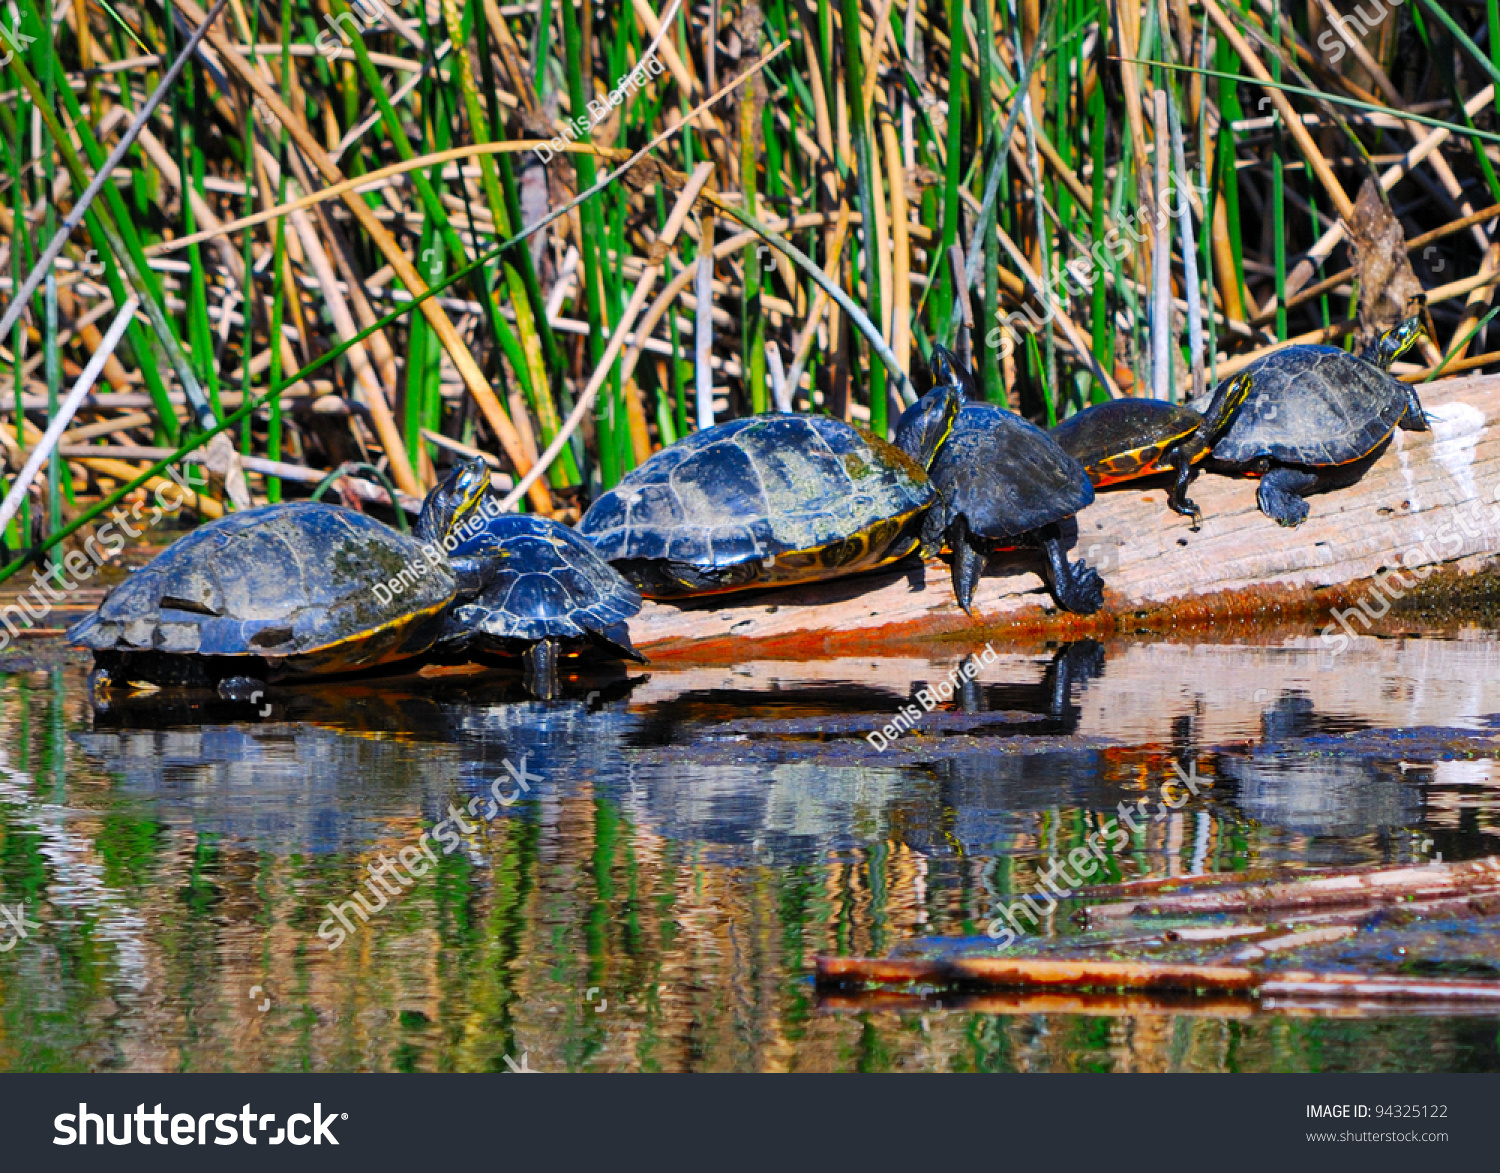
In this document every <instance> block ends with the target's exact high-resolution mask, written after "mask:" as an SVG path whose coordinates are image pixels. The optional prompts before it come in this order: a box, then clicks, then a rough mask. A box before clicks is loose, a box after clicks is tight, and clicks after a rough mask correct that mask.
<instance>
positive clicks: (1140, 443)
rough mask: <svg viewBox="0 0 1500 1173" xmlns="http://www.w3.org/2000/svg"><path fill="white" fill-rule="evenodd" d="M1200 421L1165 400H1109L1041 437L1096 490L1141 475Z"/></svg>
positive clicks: (1073, 416) (1195, 427) (1070, 418)
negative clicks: (1054, 443)
mask: <svg viewBox="0 0 1500 1173" xmlns="http://www.w3.org/2000/svg"><path fill="white" fill-rule="evenodd" d="M1202 422H1203V417H1202V416H1201V415H1199V414H1198V413H1197V412H1195V411H1192V410H1190V409H1188V408H1186V407H1182V406H1181V405H1178V404H1172V403H1167V402H1166V401H1165V400H1161V399H1111V400H1110V401H1109V402H1108V403H1098V404H1095V405H1094V406H1093V407H1090V408H1086V409H1084V410H1083V411H1080V412H1079V413H1077V414H1076V415H1071V416H1069V417H1068V418H1067V419H1065V420H1063V421H1062V423H1060V424H1058V425H1057V426H1056V427H1055V428H1052V429H1051V430H1050V431H1049V432H1048V433H1047V434H1048V435H1050V436H1051V437H1052V438H1053V439H1054V440H1056V441H1057V442H1058V444H1059V445H1060V446H1061V447H1062V449H1063V451H1064V452H1066V453H1067V454H1068V455H1069V456H1071V457H1073V458H1074V459H1075V460H1077V461H1078V462H1079V463H1080V464H1082V465H1083V467H1084V468H1085V469H1087V470H1088V473H1089V476H1090V477H1091V478H1093V481H1094V483H1095V484H1096V485H1098V484H1105V483H1108V481H1110V480H1129V479H1131V478H1132V477H1137V476H1141V475H1143V474H1144V473H1145V472H1146V471H1147V470H1148V469H1151V468H1152V467H1153V466H1154V465H1155V463H1156V462H1157V461H1158V460H1159V459H1161V456H1162V454H1163V453H1164V452H1165V451H1166V450H1167V449H1168V448H1169V447H1170V446H1171V445H1172V444H1173V442H1175V441H1177V440H1181V439H1183V438H1184V437H1186V436H1190V435H1191V434H1192V433H1193V432H1194V431H1195V430H1196V429H1197V428H1198V426H1199V425H1200V424H1201V423H1202Z"/></svg>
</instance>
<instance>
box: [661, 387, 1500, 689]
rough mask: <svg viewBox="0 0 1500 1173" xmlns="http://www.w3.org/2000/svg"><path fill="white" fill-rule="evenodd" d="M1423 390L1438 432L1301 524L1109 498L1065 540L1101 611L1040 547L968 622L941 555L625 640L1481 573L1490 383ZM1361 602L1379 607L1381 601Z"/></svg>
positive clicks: (730, 599)
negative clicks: (1440, 570)
mask: <svg viewBox="0 0 1500 1173" xmlns="http://www.w3.org/2000/svg"><path fill="white" fill-rule="evenodd" d="M1421 395H1422V399H1423V403H1424V404H1425V405H1426V406H1427V408H1428V411H1429V414H1430V415H1431V416H1432V431H1431V432H1426V433H1417V432H1401V431H1398V432H1396V434H1395V435H1394V436H1393V437H1392V438H1391V440H1390V442H1389V444H1388V445H1387V446H1386V448H1385V449H1384V451H1382V452H1381V453H1380V455H1379V456H1378V458H1377V459H1375V460H1374V462H1373V464H1372V465H1371V466H1370V468H1369V469H1368V471H1367V472H1366V473H1365V474H1364V476H1363V478H1362V479H1361V480H1360V481H1359V482H1358V483H1357V484H1355V485H1353V486H1351V487H1349V488H1346V489H1342V490H1339V491H1336V492H1333V493H1325V494H1322V495H1319V496H1315V497H1313V498H1312V499H1311V502H1310V503H1311V506H1312V512H1311V515H1310V516H1309V518H1308V520H1307V521H1306V522H1305V523H1304V524H1303V525H1302V526H1300V527H1299V528H1297V529H1295V530H1292V529H1283V528H1281V527H1280V526H1277V525H1276V524H1275V523H1273V522H1272V521H1270V520H1269V519H1268V518H1266V517H1265V516H1263V515H1262V514H1261V513H1260V511H1259V509H1258V508H1257V507H1256V503H1255V482H1254V481H1253V480H1249V479H1245V478H1235V477H1224V476H1217V475H1214V474H1212V473H1204V474H1203V475H1201V476H1199V478H1198V479H1197V481H1196V482H1194V485H1193V488H1192V497H1193V499H1194V500H1195V501H1196V502H1197V503H1198V504H1199V506H1200V507H1201V508H1202V510H1203V513H1204V523H1203V528H1202V530H1201V531H1200V532H1198V533H1194V532H1193V531H1192V530H1191V529H1190V528H1189V523H1188V520H1187V519H1186V518H1182V517H1178V516H1177V515H1176V514H1173V513H1171V512H1169V511H1168V510H1167V508H1166V504H1165V501H1166V490H1167V487H1168V486H1167V483H1166V480H1165V479H1163V480H1161V481H1159V482H1135V483H1134V484H1129V485H1124V486H1120V487H1117V488H1112V489H1107V490H1103V491H1101V492H1100V493H1099V495H1098V498H1097V500H1096V501H1095V503H1094V504H1093V505H1092V506H1091V507H1090V508H1088V509H1086V510H1084V512H1083V513H1081V514H1080V515H1079V516H1078V518H1077V519H1076V534H1075V535H1073V537H1072V538H1071V542H1070V544H1071V546H1072V550H1073V553H1074V555H1075V556H1082V557H1083V558H1084V559H1085V560H1087V561H1088V562H1090V563H1091V564H1092V565H1095V566H1097V567H1098V568H1099V569H1100V570H1101V571H1102V572H1103V574H1104V578H1105V582H1106V587H1107V589H1106V593H1105V609H1104V611H1103V612H1101V613H1100V614H1099V615H1097V616H1092V617H1088V618H1083V617H1079V616H1073V615H1067V614H1065V613H1062V612H1059V611H1058V610H1057V608H1056V607H1055V605H1054V604H1053V603H1052V600H1051V598H1050V596H1049V595H1048V594H1047V593H1046V588H1045V584H1044V583H1043V581H1042V579H1041V577H1040V575H1039V573H1038V571H1039V569H1040V563H1039V562H1038V561H1037V558H1036V556H1035V555H1033V554H1029V553H1025V552H1019V553H1014V554H1003V555H999V556H997V557H995V558H994V559H992V560H991V563H990V566H989V568H988V570H987V571H986V574H985V576H984V577H983V578H982V579H981V580H980V584H979V588H978V591H977V592H976V594H975V605H974V610H975V615H976V618H974V619H971V618H969V617H968V616H967V615H965V614H964V612H963V611H962V610H961V609H959V607H958V605H957V603H956V601H955V600H954V597H953V591H952V587H951V584H950V580H949V573H948V567H947V565H946V564H945V563H943V562H940V561H931V562H928V563H927V564H926V565H925V566H913V565H906V564H902V565H900V566H898V567H895V568H887V569H885V570H883V571H878V572H875V573H872V574H867V575H862V576H859V577H857V578H852V579H843V580H839V581H835V582H830V583H817V584H813V585H809V586H803V587H793V588H787V589H783V590H777V591H765V592H755V593H751V594H743V595H726V596H717V597H714V598H710V599H704V600H697V601H694V602H688V603H684V604H682V605H674V604H666V603H653V602H648V603H647V604H646V606H645V608H644V609H643V610H642V612H641V614H640V615H639V616H637V617H636V619H635V620H633V621H632V623H631V633H632V636H633V638H634V640H635V643H636V644H637V646H639V647H642V648H644V649H647V650H649V652H650V653H651V654H652V655H653V656H657V657H660V656H667V655H674V654H685V655H691V656H693V657H695V658H696V657H701V658H704V659H717V658H729V659H741V658H743V657H744V656H745V655H746V652H747V648H746V643H747V641H751V642H753V643H755V644H756V645H757V648H756V651H757V652H758V653H759V654H776V655H783V654H786V655H809V654H828V653H830V652H837V651H840V650H843V651H851V650H864V649H868V648H871V647H873V646H876V645H882V646H890V645H896V644H902V643H911V642H914V641H918V642H920V641H927V640H930V639H931V638H933V637H938V636H946V635H955V634H964V635H968V636H978V635H983V636H986V637H988V636H991V635H994V634H1006V635H1017V634H1021V633H1023V632H1024V633H1036V632H1047V633H1055V634H1068V633H1078V634H1085V633H1100V632H1114V631H1118V630H1121V629H1125V630H1129V629H1130V628H1132V627H1133V626H1134V625H1135V624H1134V620H1135V619H1137V618H1138V617H1139V616H1141V615H1143V614H1148V613H1154V612H1159V611H1168V612H1170V613H1171V614H1173V615H1174V616H1179V617H1182V618H1184V619H1198V620H1203V619H1207V618H1210V617H1214V616H1220V615H1237V616H1244V615H1247V614H1257V613H1276V614H1277V615H1278V617H1280V618H1285V617H1286V615H1287V614H1289V613H1291V614H1295V613H1299V612H1301V613H1305V612H1308V611H1310V610H1312V609H1314V608H1316V607H1318V606H1325V607H1326V606H1327V605H1328V599H1327V598H1326V597H1324V596H1322V595H1320V594H1319V592H1326V591H1327V590H1329V589H1330V588H1333V589H1335V590H1342V591H1343V597H1344V598H1346V599H1350V600H1352V599H1354V598H1356V597H1358V596H1359V595H1360V593H1361V590H1368V591H1373V590H1377V589H1378V590H1380V591H1382V593H1383V594H1386V595H1387V596H1388V597H1389V596H1390V594H1391V592H1395V594H1396V596H1397V597H1399V595H1400V594H1402V593H1403V588H1402V586H1401V583H1402V582H1406V583H1407V584H1408V586H1411V585H1414V583H1413V582H1412V579H1413V578H1414V576H1412V575H1405V576H1402V575H1396V576H1392V575H1390V574H1387V573H1386V572H1387V571H1389V570H1392V569H1397V570H1399V568H1401V567H1402V566H1403V564H1405V565H1407V566H1408V567H1410V566H1417V567H1419V568H1420V567H1422V566H1424V565H1437V564H1441V565H1445V566H1452V567H1455V568H1457V569H1458V570H1460V571H1471V570H1477V569H1479V568H1481V567H1482V566H1484V565H1485V563H1486V562H1487V561H1488V559H1489V557H1490V556H1491V555H1492V554H1494V553H1495V552H1496V551H1500V504H1497V501H1500V498H1497V497H1496V493H1497V491H1500V428H1497V427H1496V426H1495V421H1496V420H1497V419H1500V377H1497V376H1478V377H1462V378H1453V379H1446V380H1442V381H1439V382H1435V383H1431V384H1428V385H1426V386H1424V387H1423V388H1422V390H1421ZM1143 486H1144V487H1143ZM1069 524H1070V526H1071V525H1072V524H1073V523H1069ZM1424 542H1425V543H1427V544H1426V545H1425V546H1424ZM1377 574H1381V575H1382V578H1383V585H1381V586H1377V585H1376V583H1375V581H1374V576H1375V575H1377ZM1423 577H1425V575H1424V576H1423ZM1370 609H1371V610H1373V611H1376V612H1377V613H1378V612H1379V611H1380V610H1381V605H1380V600H1379V599H1372V606H1371V608H1370ZM1356 624H1358V625H1359V626H1356ZM1367 624H1368V621H1367V620H1366V618H1365V616H1364V615H1363V613H1360V614H1355V615H1353V616H1352V618H1350V619H1348V620H1347V621H1346V622H1345V624H1344V625H1345V627H1348V628H1349V629H1350V630H1352V631H1353V633H1354V634H1359V632H1360V631H1362V630H1363V629H1364V627H1365V626H1367ZM1325 625H1327V620H1326V619H1324V620H1323V622H1322V623H1319V624H1318V625H1317V626H1318V628H1319V629H1322V628H1324V627H1325ZM1332 635H1333V636H1335V637H1342V636H1343V631H1342V630H1335V631H1333V632H1332Z"/></svg>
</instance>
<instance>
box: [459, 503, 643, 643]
mask: <svg viewBox="0 0 1500 1173" xmlns="http://www.w3.org/2000/svg"><path fill="white" fill-rule="evenodd" d="M452 557H453V558H454V559H460V558H466V557H467V558H476V559H480V560H483V561H488V560H490V559H494V560H495V571H494V577H493V578H491V579H490V581H489V584H488V585H487V586H486V587H485V588H484V589H483V590H482V591H481V592H480V593H479V595H478V596H477V597H476V598H475V599H474V600H473V601H472V602H468V603H464V604H463V605H461V606H459V607H455V608H454V609H453V611H452V612H451V614H450V616H449V619H448V624H447V630H446V632H445V638H465V637H469V636H477V637H478V638H479V639H480V641H481V642H487V643H493V644H496V645H498V646H499V647H500V648H501V650H505V651H516V650H518V649H519V648H521V647H522V646H524V645H528V644H533V643H537V642H539V641H541V640H544V639H555V640H559V641H562V642H563V643H564V644H567V643H589V642H598V641H600V640H603V641H604V642H606V643H608V644H610V645H612V646H613V647H614V648H616V649H617V650H619V651H621V652H623V653H624V654H626V655H628V656H630V657H631V658H632V659H640V658H641V657H640V656H639V655H637V653H636V651H635V649H634V648H633V647H631V644H630V632H629V629H628V628H627V627H626V620H628V619H629V618H630V617H631V616H632V615H634V614H635V613H636V612H638V611H639V610H640V609H641V596H640V595H639V594H638V593H637V592H636V591H635V589H634V588H633V587H632V586H631V585H630V584H629V583H627V582H626V581H625V580H624V579H623V578H621V577H620V575H619V574H618V573H617V572H616V571H615V569H614V567H612V566H611V565H610V564H609V563H608V562H606V561H604V559H603V558H601V557H600V556H599V554H598V552H597V551H596V550H595V549H594V547H593V546H592V545H591V544H590V543H589V542H588V541H587V540H585V539H584V538H581V537H579V536H578V535H577V534H576V533H574V532H573V531H572V530H571V529H569V528H568V527H567V526H565V525H561V524H559V523H558V522H555V521H553V520H551V519H550V518H546V517H538V516H536V515H535V514H524V513H502V514H499V515H497V516H495V517H491V518H490V519H489V520H488V521H486V522H485V525H484V528H483V529H481V530H480V531H479V532H478V533H477V534H476V535H474V536H473V537H470V538H467V539H465V540H464V541H463V542H461V543H459V545H457V546H456V547H455V548H454V550H453V554H452Z"/></svg>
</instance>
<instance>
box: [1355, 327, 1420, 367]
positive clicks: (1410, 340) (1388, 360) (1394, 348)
mask: <svg viewBox="0 0 1500 1173" xmlns="http://www.w3.org/2000/svg"><path fill="white" fill-rule="evenodd" d="M1424 333H1426V331H1425V330H1424V329H1423V326H1422V318H1421V316H1420V315H1415V316H1413V317H1410V318H1407V319H1406V321H1404V322H1398V323H1397V324H1396V325H1394V326H1392V327H1391V328H1390V329H1389V330H1387V331H1386V332H1385V333H1384V334H1382V335H1381V336H1380V337H1379V338H1377V339H1375V341H1374V342H1372V343H1371V344H1370V348H1369V349H1368V350H1367V351H1365V354H1364V357H1365V358H1367V359H1369V360H1370V361H1371V362H1372V363H1374V364H1375V365H1376V366H1378V367H1381V368H1382V369H1384V370H1387V371H1388V370H1390V369H1391V364H1392V363H1394V362H1395V361H1396V360H1397V359H1398V358H1400V357H1401V356H1402V355H1403V354H1405V353H1406V352H1407V351H1408V350H1410V349H1411V348H1412V347H1413V346H1415V345H1416V344H1417V342H1418V340H1420V339H1421V337H1422V335H1423V334H1424Z"/></svg>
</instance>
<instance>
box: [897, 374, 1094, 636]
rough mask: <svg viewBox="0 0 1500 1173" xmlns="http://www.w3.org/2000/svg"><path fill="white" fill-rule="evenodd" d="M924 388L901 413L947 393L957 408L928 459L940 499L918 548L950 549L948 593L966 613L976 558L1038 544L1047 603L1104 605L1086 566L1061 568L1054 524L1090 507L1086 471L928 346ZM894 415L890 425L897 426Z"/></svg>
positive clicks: (1084, 608) (1078, 609)
mask: <svg viewBox="0 0 1500 1173" xmlns="http://www.w3.org/2000/svg"><path fill="white" fill-rule="evenodd" d="M930 365H931V369H932V375H933V390H932V391H929V392H928V394H927V396H924V397H923V398H922V399H919V400H918V401H917V403H916V405H915V406H914V407H911V408H909V409H908V410H907V414H911V413H914V412H915V413H922V412H930V411H931V407H930V406H929V405H928V402H927V401H928V399H930V398H931V397H932V396H934V395H942V394H944V393H945V392H948V391H952V390H957V391H959V392H961V393H962V394H963V395H965V396H967V397H968V398H969V399H970V400H971V401H970V402H965V403H964V405H963V408H962V410H961V411H960V412H959V413H958V418H957V420H956V421H955V422H954V425H953V428H952V432H951V434H950V435H949V436H948V437H947V440H946V442H945V443H944V444H943V445H942V447H941V448H940V449H939V450H938V453H937V456H936V458H935V459H934V460H933V462H932V468H931V474H930V475H931V477H932V483H933V485H934V486H936V488H937V491H938V494H939V496H940V497H941V501H940V503H939V504H937V505H935V506H934V507H933V508H932V509H931V510H930V511H929V512H928V513H927V515H926V518H925V519H924V521H923V526H922V534H921V542H922V546H923V549H924V550H937V549H938V548H940V547H941V546H942V545H943V544H944V542H946V544H947V546H948V548H949V550H950V551H951V552H952V573H953V593H954V595H956V596H957V598H958V602H959V605H960V606H961V607H963V609H964V610H965V611H967V612H969V614H970V615H972V614H973V613H974V611H973V601H974V587H975V586H976V585H977V584H978V582H979V574H980V571H981V570H983V569H984V563H985V558H986V557H987V556H988V555H989V554H990V553H992V552H994V551H998V550H1008V549H1015V548H1018V547H1039V548H1040V549H1041V551H1042V554H1043V557H1044V558H1045V559H1046V573H1045V576H1044V577H1045V578H1046V580H1047V585H1048V587H1049V588H1050V590H1051V592H1052V597H1053V599H1054V600H1056V602H1057V605H1058V606H1059V607H1061V608H1063V610H1065V611H1072V612H1075V613H1076V614H1080V615H1092V614H1093V613H1094V612H1095V611H1097V610H1099V608H1100V607H1102V606H1103V605H1104V581H1103V579H1101V578H1100V577H1099V573H1098V571H1096V570H1094V569H1093V568H1091V567H1090V566H1088V564H1087V563H1084V562H1081V561H1080V562H1075V563H1069V561H1068V555H1067V552H1066V551H1065V550H1064V549H1063V539H1062V531H1061V529H1060V526H1059V523H1060V522H1062V521H1064V520H1066V519H1067V518H1069V517H1072V516H1073V515H1074V514H1075V513H1077V512H1078V511H1079V510H1080V509H1083V508H1085V507H1086V506H1088V505H1090V504H1092V502H1093V500H1094V486H1093V485H1092V484H1091V483H1090V481H1089V477H1088V473H1086V472H1085V471H1084V468H1083V465H1081V464H1080V463H1079V462H1078V461H1077V460H1075V459H1074V458H1073V457H1071V456H1069V455H1068V454H1067V453H1066V452H1064V451H1063V450H1062V448H1061V447H1060V446H1059V445H1058V443H1057V441H1056V440H1054V439H1053V438H1052V437H1051V436H1049V435H1048V434H1047V433H1046V432H1045V431H1043V430H1042V429H1041V428H1039V427H1037V426H1036V425H1035V424H1033V423H1030V422H1029V421H1027V420H1024V419H1022V418H1021V417H1020V416H1019V415H1016V414H1015V413H1014V412H1010V411H1006V410H1005V409H1004V408H1002V407H996V406H995V405H993V404H989V403H979V402H972V400H974V399H977V398H978V396H977V390H978V389H977V387H976V386H975V383H974V377H973V375H972V374H971V373H970V372H969V370H968V368H967V367H965V366H964V365H963V364H962V363H961V362H959V360H958V358H957V357H956V356H955V355H954V354H953V353H952V352H951V351H949V350H947V349H945V348H944V347H942V346H934V347H933V348H932V358H931V360H930ZM906 422H907V421H906V417H905V416H903V417H902V420H901V423H900V424H899V425H898V429H899V428H901V427H904V426H906Z"/></svg>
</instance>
